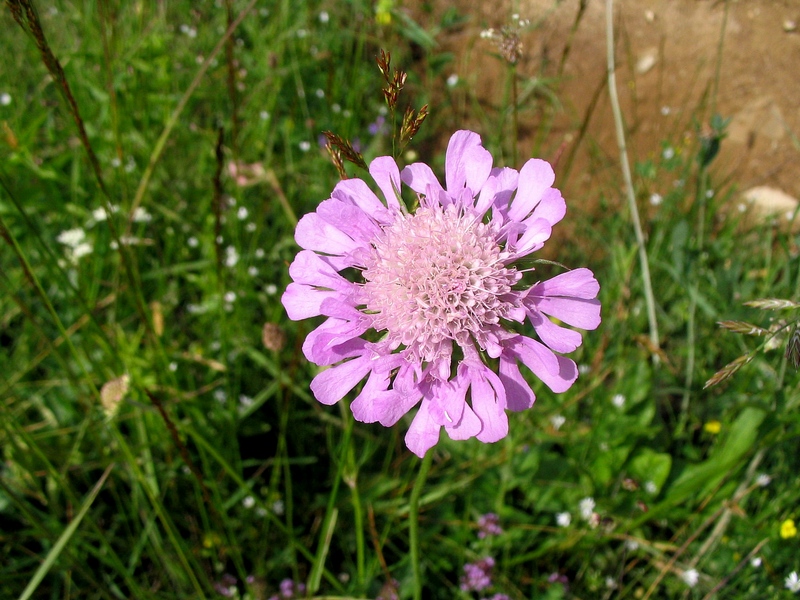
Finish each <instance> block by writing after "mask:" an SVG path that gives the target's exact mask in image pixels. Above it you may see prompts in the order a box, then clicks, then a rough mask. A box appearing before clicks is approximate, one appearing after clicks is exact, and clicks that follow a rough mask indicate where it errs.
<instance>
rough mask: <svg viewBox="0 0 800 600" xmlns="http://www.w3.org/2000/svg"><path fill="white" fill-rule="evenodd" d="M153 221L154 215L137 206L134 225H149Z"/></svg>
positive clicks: (134, 213) (134, 212)
mask: <svg viewBox="0 0 800 600" xmlns="http://www.w3.org/2000/svg"><path fill="white" fill-rule="evenodd" d="M152 220H153V215H151V214H150V213H149V212H147V211H146V210H145V209H144V208H142V207H141V206H137V207H136V210H134V211H133V222H134V223H149V222H150V221H152Z"/></svg>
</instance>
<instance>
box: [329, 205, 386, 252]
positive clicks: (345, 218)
mask: <svg viewBox="0 0 800 600" xmlns="http://www.w3.org/2000/svg"><path fill="white" fill-rule="evenodd" d="M317 214H318V215H319V216H320V217H322V219H324V220H325V221H326V222H328V223H330V224H331V225H333V226H334V227H336V228H337V229H338V230H339V231H342V232H343V233H345V234H347V236H348V237H350V238H351V239H353V240H355V241H356V242H359V244H360V245H362V246H366V245H368V244H369V243H370V241H372V239H373V238H375V236H376V235H378V234H379V233H380V231H381V230H380V227H378V224H377V223H376V222H375V220H374V219H372V218H371V217H370V216H369V215H367V213H365V212H364V211H363V210H361V208H360V207H358V206H353V205H352V204H349V203H347V202H342V201H340V200H335V199H330V200H323V201H322V202H320V204H319V206H317Z"/></svg>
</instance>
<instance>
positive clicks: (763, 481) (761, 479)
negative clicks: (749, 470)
mask: <svg viewBox="0 0 800 600" xmlns="http://www.w3.org/2000/svg"><path fill="white" fill-rule="evenodd" d="M771 481H772V477H770V476H769V475H767V474H766V473H761V474H760V475H759V476H758V477H756V483H757V484H758V485H759V486H761V487H767V486H768V485H769V484H770V482H771Z"/></svg>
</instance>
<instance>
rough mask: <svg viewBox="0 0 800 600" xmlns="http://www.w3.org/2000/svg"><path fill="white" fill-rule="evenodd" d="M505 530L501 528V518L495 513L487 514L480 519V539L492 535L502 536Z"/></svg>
mask: <svg viewBox="0 0 800 600" xmlns="http://www.w3.org/2000/svg"><path fill="white" fill-rule="evenodd" d="M501 533H503V529H502V528H501V527H500V517H498V516H497V515H496V514H494V513H486V514H485V515H481V516H480V517H478V539H481V540H482V539H484V538H486V537H489V536H492V535H500V534H501Z"/></svg>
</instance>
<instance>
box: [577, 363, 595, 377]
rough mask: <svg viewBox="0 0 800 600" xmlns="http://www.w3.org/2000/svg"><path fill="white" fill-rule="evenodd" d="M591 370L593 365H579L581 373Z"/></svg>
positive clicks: (584, 373)
mask: <svg viewBox="0 0 800 600" xmlns="http://www.w3.org/2000/svg"><path fill="white" fill-rule="evenodd" d="M591 370H592V367H591V366H590V365H578V373H580V374H581V375H586V374H587V373H589V372H590V371H591Z"/></svg>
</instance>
